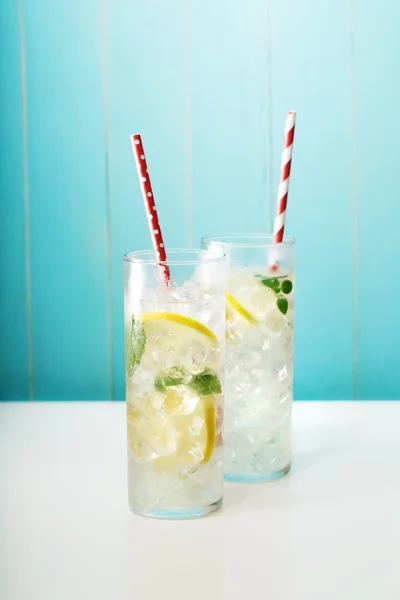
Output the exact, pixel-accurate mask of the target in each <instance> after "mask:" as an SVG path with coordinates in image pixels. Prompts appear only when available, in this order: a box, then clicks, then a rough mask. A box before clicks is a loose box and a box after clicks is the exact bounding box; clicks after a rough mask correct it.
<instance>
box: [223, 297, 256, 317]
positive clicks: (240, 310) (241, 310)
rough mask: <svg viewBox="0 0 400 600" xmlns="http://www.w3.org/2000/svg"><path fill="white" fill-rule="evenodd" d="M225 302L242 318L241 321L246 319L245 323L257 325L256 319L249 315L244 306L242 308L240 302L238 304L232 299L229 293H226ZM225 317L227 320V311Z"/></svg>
mask: <svg viewBox="0 0 400 600" xmlns="http://www.w3.org/2000/svg"><path fill="white" fill-rule="evenodd" d="M226 301H227V302H228V303H229V304H230V305H231V306H232V308H234V309H235V310H236V312H238V313H239V315H240V316H241V317H243V319H246V321H248V322H249V323H252V324H253V325H257V323H258V321H257V319H256V318H255V317H253V315H252V314H251V313H249V312H248V311H247V310H246V309H245V308H244V306H242V305H241V304H240V302H238V301H237V300H236V298H234V297H233V296H232V294H230V293H229V292H227V293H226ZM227 317H228V318H229V311H227Z"/></svg>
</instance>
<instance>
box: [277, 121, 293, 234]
mask: <svg viewBox="0 0 400 600" xmlns="http://www.w3.org/2000/svg"><path fill="white" fill-rule="evenodd" d="M295 124H296V111H295V110H289V112H288V113H287V115H286V121H285V138H284V142H283V152H282V162H281V178H280V183H279V190H278V204H277V207H276V217H275V223H274V236H273V241H274V243H275V244H277V243H279V242H281V241H282V239H283V231H284V229H285V217H286V205H287V197H288V190H289V179H290V167H291V165H292V151H293V138H294V127H295Z"/></svg>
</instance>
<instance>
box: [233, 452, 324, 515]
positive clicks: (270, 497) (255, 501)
mask: <svg viewBox="0 0 400 600" xmlns="http://www.w3.org/2000/svg"><path fill="white" fill-rule="evenodd" d="M332 454H334V449H332V448H325V449H320V450H319V451H318V452H312V453H311V452H310V453H302V454H298V455H297V456H295V458H294V460H293V463H292V468H291V470H290V472H289V473H288V474H287V475H284V476H283V477H281V478H280V479H275V480H273V481H268V482H262V483H231V482H227V483H225V494H224V512H229V511H230V510H236V509H237V508H238V507H240V506H242V505H245V506H246V509H253V510H258V509H260V510H265V509H266V508H274V507H282V506H284V505H288V504H291V503H292V502H293V499H294V495H296V496H297V493H296V490H297V491H298V488H302V489H303V491H304V488H305V487H306V486H307V480H308V479H309V478H312V477H313V471H314V469H320V468H321V464H322V463H326V464H328V463H329V460H330V458H331V456H332ZM300 478H301V480H302V481H301V482H300V481H299V479H300ZM299 484H300V485H299ZM301 496H303V499H304V494H303V493H302V494H301Z"/></svg>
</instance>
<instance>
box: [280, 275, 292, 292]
mask: <svg viewBox="0 0 400 600" xmlns="http://www.w3.org/2000/svg"><path fill="white" fill-rule="evenodd" d="M292 289H293V283H292V282H291V281H290V279H285V281H282V292H283V293H284V294H290V292H291V291H292Z"/></svg>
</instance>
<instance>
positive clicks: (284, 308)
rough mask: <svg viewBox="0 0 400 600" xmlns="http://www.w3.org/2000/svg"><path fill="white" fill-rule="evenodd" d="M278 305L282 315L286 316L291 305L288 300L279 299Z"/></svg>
mask: <svg viewBox="0 0 400 600" xmlns="http://www.w3.org/2000/svg"><path fill="white" fill-rule="evenodd" d="M276 305H277V307H278V308H279V310H280V311H281V313H282V314H283V315H286V313H287V311H288V307H289V303H288V301H287V300H286V298H278V300H277V301H276Z"/></svg>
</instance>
